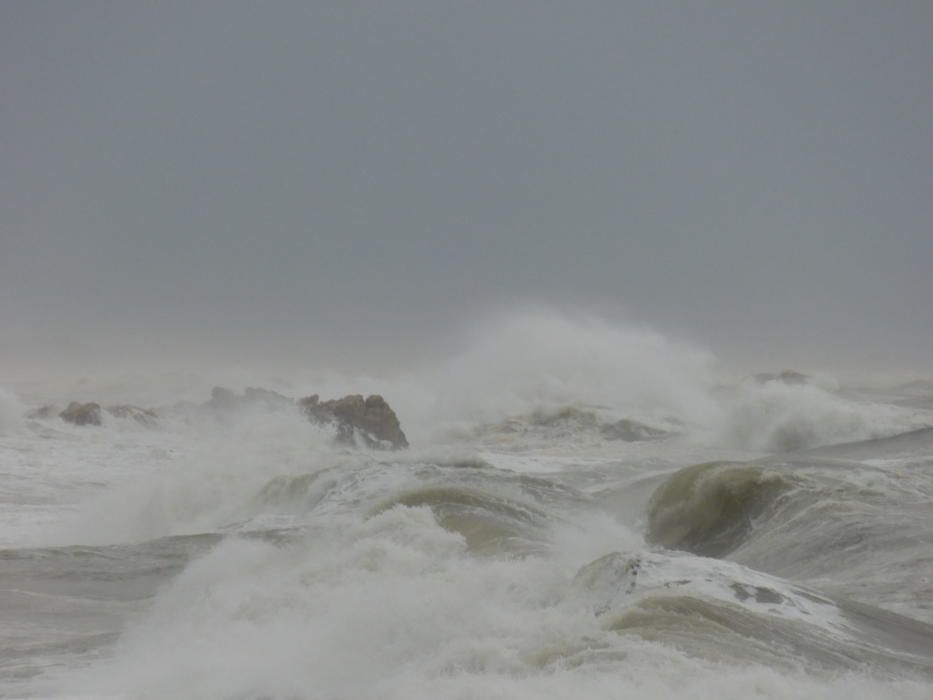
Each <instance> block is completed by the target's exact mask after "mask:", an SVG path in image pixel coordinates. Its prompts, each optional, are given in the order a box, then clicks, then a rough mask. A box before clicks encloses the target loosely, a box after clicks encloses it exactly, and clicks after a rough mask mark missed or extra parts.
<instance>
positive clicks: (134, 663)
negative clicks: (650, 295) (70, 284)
mask: <svg viewBox="0 0 933 700" xmlns="http://www.w3.org/2000/svg"><path fill="white" fill-rule="evenodd" d="M182 380H183V381H180V382H179V383H178V385H173V382H172V381H171V377H168V378H167V377H164V376H163V377H160V378H157V379H150V380H146V379H145V378H142V379H140V378H139V377H136V378H129V377H124V378H122V379H121V380H117V381H113V380H108V381H106V382H104V381H103V380H101V381H96V382H95V381H94V380H90V381H87V382H85V383H82V384H80V385H60V386H48V385H44V386H39V385H37V384H32V385H29V384H23V385H22V386H16V387H9V388H8V390H3V391H2V392H0V460H2V464H0V467H2V469H0V471H2V475H3V476H2V481H0V487H2V491H0V498H2V501H3V508H2V510H0V525H2V529H0V545H2V547H3V549H2V550H0V650H2V652H0V679H2V686H0V694H3V695H4V696H6V697H48V698H51V697H56V698H63V697H78V696H80V697H85V698H87V697H100V698H103V697H108V698H111V697H121V698H223V699H233V698H236V699H238V700H239V699H243V700H246V699H257V700H258V699H259V698H309V699H316V700H325V699H329V698H333V699H344V698H374V699H375V698H379V699H384V698H405V699H406V700H410V699H411V698H429V697H430V698H439V697H441V698H444V697H450V698H562V699H563V698H569V697H573V698H631V697H637V698H659V699H660V698H665V699H667V698H713V697H715V698H736V699H740V698H741V699H742V700H746V699H747V698H801V697H805V698H840V699H841V698H845V699H846V700H854V699H857V698H866V699H868V698H870V699H872V700H874V699H877V698H915V699H917V700H920V699H921V698H922V699H924V700H926V699H927V698H930V697H933V429H930V428H928V427H926V426H929V425H931V424H933V411H931V407H933V390H931V389H930V387H929V386H927V387H926V388H924V385H921V384H916V385H912V386H902V387H898V388H895V389H891V390H886V391H874V392H871V393H870V394H869V393H866V392H861V393H856V392H853V391H851V390H846V389H840V388H838V387H835V386H833V385H831V384H829V383H826V382H819V381H814V380H807V379H804V380H800V381H797V380H796V379H794V378H793V377H791V376H789V375H788V376H784V377H783V378H782V377H780V376H775V377H760V378H758V379H755V378H749V377H745V378H743V377H735V376H730V375H728V374H726V373H724V372H723V371H722V370H721V369H720V368H718V367H717V364H716V363H715V361H714V358H712V357H711V356H710V355H709V354H708V353H706V352H704V351H702V350H699V349H696V348H693V347H689V346H686V345H684V344H681V343H677V342H673V341H671V340H669V339H666V338H664V337H663V336H660V335H658V334H656V333H653V332H650V331H646V330H642V329H634V328H625V327H620V326H614V325H611V324H608V323H606V322H604V321H600V320H596V319H583V320H568V319H567V318H565V317H562V316H557V315H554V314H550V313H546V312H537V313H528V314H518V315H513V316H510V317H507V318H504V319H501V320H500V321H499V322H498V323H496V324H493V326H492V327H486V328H483V329H480V330H479V332H478V333H477V334H476V339H475V341H474V342H472V343H470V344H469V345H468V347H467V348H466V350H465V351H464V352H463V353H462V354H461V355H459V356H457V357H455V358H453V359H451V360H450V361H449V362H447V363H446V364H444V365H443V366H441V367H434V368H431V369H429V370H425V371H423V372H420V373H413V374H409V375H407V376H401V377H397V378H395V379H392V380H385V379H382V380H374V379H371V378H365V377H360V378H346V377H339V376H334V375H308V376H295V377H290V378H289V377H282V376H280V374H279V373H275V374H271V375H269V376H266V377H263V376H261V375H258V374H249V375H247V374H246V373H241V374H230V373H227V374H226V375H225V376H218V375H215V376H210V375H209V374H207V375H206V376H204V377H202V378H201V379H200V380H199V381H197V382H193V381H192V380H191V377H190V376H186V377H183V378H182ZM215 383H218V384H224V385H226V386H229V387H230V388H231V389H233V390H234V391H236V392H240V391H242V390H243V389H244V388H246V387H248V386H264V387H266V388H268V389H271V390H274V391H276V392H278V394H281V395H283V396H285V397H289V398H288V399H285V400H281V401H279V400H278V399H270V400H263V401H246V400H244V401H233V402H231V403H230V404H229V405H227V406H225V407H223V408H222V410H221V409H219V408H218V406H217V405H216V402H215V404H213V405H212V404H211V403H210V402H209V401H208V396H209V392H210V388H211V386H212V385H213V384H215ZM182 384H183V385H184V386H183V387H182V386H181V385H182ZM14 390H15V391H14ZM353 393H362V394H370V393H378V394H382V395H383V396H384V397H385V398H386V399H387V400H388V401H389V403H390V404H391V406H392V407H393V408H394V410H395V412H396V413H397V414H398V417H399V418H400V420H401V422H402V426H403V427H404V431H405V434H406V435H407V438H408V441H409V442H410V443H411V446H410V448H409V449H407V450H397V451H392V450H378V449H369V448H368V447H366V446H364V445H363V444H362V443H361V444H360V445H359V446H353V445H348V444H346V443H347V441H346V440H342V441H337V440H335V438H336V437H337V436H338V431H337V428H336V427H335V426H333V425H329V424H327V423H326V421H324V422H320V421H319V422H315V421H312V420H309V418H308V416H307V415H306V414H304V413H302V411H301V410H300V408H299V406H298V405H297V404H295V403H293V402H292V401H291V399H297V398H299V397H303V396H307V395H309V394H319V395H320V396H322V397H328V398H329V397H337V396H342V395H344V394H353ZM264 396H267V397H270V396H272V395H271V394H265V395H264ZM866 397H870V399H869V398H866ZM71 400H80V401H98V402H101V404H102V405H103V406H107V405H110V404H125V403H134V404H140V405H143V406H145V407H147V408H148V407H150V406H151V407H153V408H154V409H155V413H156V414H157V419H156V420H155V422H148V421H140V420H137V419H136V418H134V416H137V417H138V416H139V415H140V414H136V413H133V412H129V411H123V412H116V413H113V412H107V411H106V410H104V411H102V413H101V420H100V422H101V425H99V426H98V425H82V426H77V425H72V424H69V423H67V422H65V421H64V420H62V419H61V418H59V417H58V413H57V412H54V411H48V410H47V411H45V412H40V413H36V412H35V410H36V409H38V408H39V407H40V406H42V405H44V404H48V403H54V404H57V405H59V406H61V407H64V406H65V405H66V404H67V403H68V402H69V401H71ZM314 405H317V404H314ZM342 434H343V435H345V434H346V433H345V432H344V433H342ZM370 444H374V443H370Z"/></svg>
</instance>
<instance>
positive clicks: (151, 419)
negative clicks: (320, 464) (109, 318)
mask: <svg viewBox="0 0 933 700" xmlns="http://www.w3.org/2000/svg"><path fill="white" fill-rule="evenodd" d="M243 407H251V408H252V407H260V408H261V409H264V410H278V409H282V408H285V409H288V410H291V411H294V410H295V409H296V408H297V409H298V410H299V411H300V412H301V413H302V414H303V415H304V416H305V417H306V418H307V419H308V420H309V421H311V422H312V423H314V424H317V425H328V426H333V427H334V428H335V429H336V432H337V442H338V443H340V444H342V445H350V446H362V447H369V448H373V449H391V450H398V449H403V448H406V447H408V439H407V438H406V437H405V433H404V432H403V431H402V426H401V424H400V422H399V419H398V416H397V415H396V414H395V411H393V410H392V407H391V406H389V404H388V402H386V400H385V399H384V398H383V397H382V396H379V395H378V394H372V395H370V396H367V397H366V398H363V396H362V395H360V394H350V395H348V396H344V397H342V398H337V399H330V400H327V401H321V400H320V398H319V397H318V395H317V394H314V395H313V396H308V397H306V398H303V399H300V400H298V401H295V400H293V399H291V398H290V397H288V396H285V395H284V394H280V393H278V392H275V391H271V390H269V389H262V388H256V387H248V388H247V389H246V390H244V392H243V393H242V394H238V393H236V392H234V391H231V390H230V389H227V388H224V387H219V386H218V387H214V389H213V390H212V391H211V398H210V399H209V400H208V401H207V402H205V403H203V404H201V405H200V406H194V405H192V406H191V409H193V410H202V411H203V410H207V411H210V412H211V413H213V414H215V415H218V417H222V416H223V415H225V414H226V415H229V414H230V413H231V412H233V411H236V410H238V409H239V408H243ZM105 413H106V414H109V415H111V416H113V417H115V418H120V419H126V420H135V421H136V422H138V423H141V424H143V425H150V426H151V425H154V424H155V423H156V422H157V421H158V418H159V416H158V414H157V413H156V412H155V411H153V410H151V409H145V408H140V407H139V406H133V405H130V404H118V405H113V406H106V407H102V406H101V405H100V404H99V403H96V402H94V401H89V402H86V403H82V402H80V401H72V402H71V403H69V404H68V407H67V408H65V409H64V410H63V411H59V409H58V407H56V406H54V405H51V404H49V405H45V406H42V407H40V408H37V409H36V410H34V411H32V413H30V417H31V418H42V419H45V418H52V417H54V416H56V415H57V416H58V417H60V418H61V419H62V420H64V421H66V422H68V423H71V424H73V425H80V426H88V425H101V424H102V423H103V417H104V414H105Z"/></svg>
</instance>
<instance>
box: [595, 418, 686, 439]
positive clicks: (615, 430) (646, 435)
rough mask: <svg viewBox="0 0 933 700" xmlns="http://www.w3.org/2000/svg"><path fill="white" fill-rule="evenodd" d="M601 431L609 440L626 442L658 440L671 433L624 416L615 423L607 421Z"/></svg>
mask: <svg viewBox="0 0 933 700" xmlns="http://www.w3.org/2000/svg"><path fill="white" fill-rule="evenodd" d="M599 432H600V433H602V435H603V437H604V438H606V439H607V440H622V441H624V442H640V441H642V440H657V439H658V438H663V437H667V436H668V435H669V433H668V432H667V431H666V430H661V429H659V428H652V427H651V426H650V425H645V424H644V423H639V422H638V421H637V420H631V419H630V418H623V419H622V420H619V421H616V422H615V423H607V424H605V425H603V426H601V427H600V429H599Z"/></svg>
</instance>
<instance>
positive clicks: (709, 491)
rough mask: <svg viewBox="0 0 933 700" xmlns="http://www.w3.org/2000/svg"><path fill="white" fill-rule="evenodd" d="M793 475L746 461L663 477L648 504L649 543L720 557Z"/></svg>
mask: <svg viewBox="0 0 933 700" xmlns="http://www.w3.org/2000/svg"><path fill="white" fill-rule="evenodd" d="M800 485H801V482H800V479H799V477H791V476H787V475H782V474H778V473H776V472H774V471H772V470H769V469H767V468H766V467H762V466H757V465H752V464H736V463H718V462H712V463H709V464H697V465H694V466H692V467H687V468H686V469H682V470H680V471H679V472H677V473H676V474H674V475H673V476H671V477H670V478H669V479H668V480H667V481H665V482H664V483H663V484H662V485H661V486H660V487H659V488H658V489H657V490H656V491H655V492H654V494H653V495H652V496H651V500H650V501H649V503H648V507H647V515H648V530H647V533H646V537H647V539H648V540H649V541H650V542H653V543H656V544H660V545H662V546H664V547H667V548H669V549H682V550H685V551H688V552H693V553H694V554H700V555H703V556H715V557H720V556H724V555H726V554H728V553H729V552H731V551H732V550H734V549H735V548H736V547H738V546H739V545H740V544H741V543H742V542H743V541H744V539H745V538H746V537H747V536H748V535H749V533H750V532H751V531H752V528H753V526H754V523H755V520H756V518H759V517H762V516H763V515H764V514H765V513H766V512H767V511H768V509H769V508H770V507H771V506H772V505H773V504H774V502H775V500H776V499H777V498H779V497H780V496H781V495H783V494H785V493H787V492H788V491H790V490H792V489H794V488H797V487H799V486H800Z"/></svg>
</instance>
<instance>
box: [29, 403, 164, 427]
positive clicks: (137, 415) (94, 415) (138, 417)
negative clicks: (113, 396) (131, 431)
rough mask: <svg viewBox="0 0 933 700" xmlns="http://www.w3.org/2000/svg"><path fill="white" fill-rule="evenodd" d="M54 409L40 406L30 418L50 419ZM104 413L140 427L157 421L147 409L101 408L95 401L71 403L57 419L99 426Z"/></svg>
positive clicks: (153, 412)
mask: <svg viewBox="0 0 933 700" xmlns="http://www.w3.org/2000/svg"><path fill="white" fill-rule="evenodd" d="M56 410H57V409H56V408H55V407H54V406H52V405H47V406H42V407H41V408H38V409H36V410H35V411H33V412H32V413H31V414H30V416H31V417H33V418H51V417H52V416H54V415H55V414H56ZM104 413H107V414H109V415H111V416H113V417H114V418H121V419H125V420H134V421H136V422H137V423H141V424H142V425H150V426H151V425H155V424H156V422H157V421H158V419H159V416H158V414H156V412H155V411H153V410H151V409H148V408H140V407H139V406H132V405H130V404H116V405H113V406H106V407H101V405H100V404H99V403H97V402H95V401H88V402H86V403H81V402H80V401H72V402H71V403H69V404H68V407H67V408H66V409H65V410H64V411H61V412H58V417H59V418H61V419H62V420H63V421H65V422H66V423H71V424H73V425H101V423H103V417H104Z"/></svg>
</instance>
